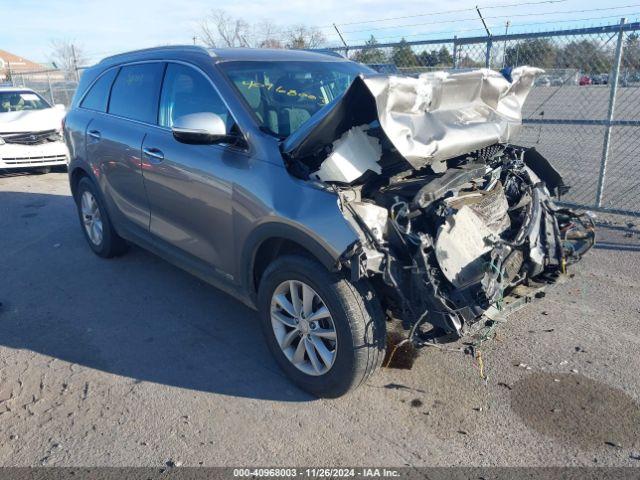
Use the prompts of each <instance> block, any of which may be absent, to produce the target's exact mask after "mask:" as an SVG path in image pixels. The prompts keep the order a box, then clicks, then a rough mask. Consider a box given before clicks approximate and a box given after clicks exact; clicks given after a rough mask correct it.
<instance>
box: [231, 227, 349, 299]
mask: <svg viewBox="0 0 640 480" xmlns="http://www.w3.org/2000/svg"><path fill="white" fill-rule="evenodd" d="M287 253H300V254H303V255H307V256H310V257H311V258H314V259H315V260H317V261H318V262H320V263H321V264H322V265H323V266H324V267H325V268H326V269H327V270H329V271H338V270H340V263H339V261H338V256H336V255H334V254H332V253H331V252H330V251H329V250H328V249H327V248H326V247H324V246H323V245H322V244H321V243H320V242H319V241H318V240H316V239H314V238H312V237H311V236H310V235H309V234H307V233H306V232H304V231H301V230H299V229H297V228H295V227H292V226H289V225H286V224H279V223H277V224H276V223H271V224H265V225H263V226H261V227H259V228H258V229H257V230H256V231H254V232H253V233H252V234H251V236H250V238H249V240H248V241H247V242H246V243H245V247H244V249H243V255H242V259H243V260H242V272H243V281H244V282H243V283H244V285H245V288H246V290H247V292H248V294H249V296H250V297H251V299H252V300H254V301H255V300H256V298H257V292H258V286H259V283H260V278H261V276H262V274H263V273H264V271H265V270H266V268H267V266H268V265H269V264H270V263H271V262H273V261H274V260H275V259H276V258H278V257H279V256H281V255H284V254H287Z"/></svg>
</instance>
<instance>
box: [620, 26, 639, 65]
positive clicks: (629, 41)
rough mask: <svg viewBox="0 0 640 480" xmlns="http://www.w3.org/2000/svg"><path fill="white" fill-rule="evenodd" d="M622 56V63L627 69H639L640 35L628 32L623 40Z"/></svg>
mask: <svg viewBox="0 0 640 480" xmlns="http://www.w3.org/2000/svg"><path fill="white" fill-rule="evenodd" d="M623 55H624V56H623V57H622V58H623V62H622V64H623V65H624V68H625V70H627V71H630V70H632V71H637V70H640V36H638V34H637V33H630V34H629V35H628V36H627V38H626V40H625V42H624V54H623Z"/></svg>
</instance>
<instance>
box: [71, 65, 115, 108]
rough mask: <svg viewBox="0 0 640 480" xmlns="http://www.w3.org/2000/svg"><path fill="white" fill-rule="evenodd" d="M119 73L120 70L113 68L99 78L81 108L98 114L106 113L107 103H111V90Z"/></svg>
mask: <svg viewBox="0 0 640 480" xmlns="http://www.w3.org/2000/svg"><path fill="white" fill-rule="evenodd" d="M117 73H118V69H117V68H113V69H111V70H108V71H107V72H106V73H105V74H104V75H102V76H101V77H100V78H98V80H97V81H96V82H95V83H94V84H93V86H92V87H91V88H90V89H89V92H87V94H86V95H85V97H84V99H83V100H82V103H81V104H80V106H81V107H82V108H88V109H89V110H95V111H97V112H106V111H107V103H108V102H109V91H110V90H111V84H112V83H113V79H114V78H115V77H116V74H117Z"/></svg>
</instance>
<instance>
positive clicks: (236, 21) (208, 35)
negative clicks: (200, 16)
mask: <svg viewBox="0 0 640 480" xmlns="http://www.w3.org/2000/svg"><path fill="white" fill-rule="evenodd" d="M249 34H250V27H249V24H248V23H247V22H245V21H244V20H242V19H241V18H233V17H231V16H230V15H229V14H228V13H227V12H225V11H224V10H213V11H212V12H211V13H209V15H207V16H206V17H205V18H204V20H202V22H201V23H200V38H201V39H202V41H203V42H204V44H205V45H207V46H208V47H211V48H216V47H248V46H249V42H248V40H247V37H249V36H250V35H249Z"/></svg>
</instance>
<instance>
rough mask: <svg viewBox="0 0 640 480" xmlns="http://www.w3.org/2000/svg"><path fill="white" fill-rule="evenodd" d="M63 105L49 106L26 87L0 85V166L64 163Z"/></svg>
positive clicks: (42, 166)
mask: <svg viewBox="0 0 640 480" xmlns="http://www.w3.org/2000/svg"><path fill="white" fill-rule="evenodd" d="M64 115H65V109H64V105H55V106H51V105H50V104H49V103H48V102H47V101H46V100H45V99H44V98H42V97H41V96H40V95H38V94H37V93H36V92H34V91H33V90H30V89H28V88H16V87H0V169H6V168H37V169H38V170H40V171H43V172H48V171H49V170H50V169H51V167H52V166H54V165H67V164H68V163H69V151H68V150H67V146H66V145H65V143H64V140H63V138H62V120H63V118H64Z"/></svg>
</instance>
